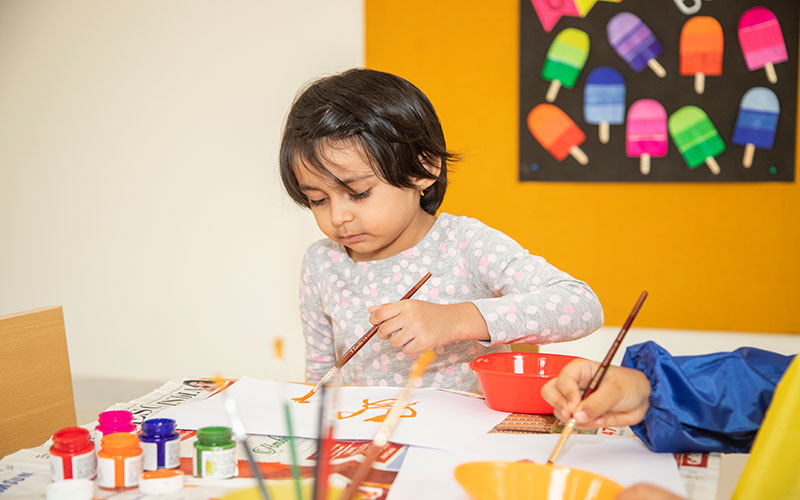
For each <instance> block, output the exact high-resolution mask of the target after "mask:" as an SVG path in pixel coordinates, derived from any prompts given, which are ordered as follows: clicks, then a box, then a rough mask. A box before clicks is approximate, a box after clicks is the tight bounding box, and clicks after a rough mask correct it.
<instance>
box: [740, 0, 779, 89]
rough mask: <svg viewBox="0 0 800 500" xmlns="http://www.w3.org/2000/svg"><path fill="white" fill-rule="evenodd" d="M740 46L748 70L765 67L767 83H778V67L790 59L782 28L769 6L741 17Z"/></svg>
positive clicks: (749, 10)
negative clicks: (776, 69)
mask: <svg viewBox="0 0 800 500" xmlns="http://www.w3.org/2000/svg"><path fill="white" fill-rule="evenodd" d="M739 45H741V47H742V54H743V55H744V61H745V63H747V69H749V70H750V71H755V70H757V69H761V68H764V71H765V72H766V73H767V80H769V82H770V83H773V84H774V83H778V74H777V73H776V72H775V66H774V65H775V64H778V63H782V62H784V61H786V60H788V59H789V56H788V55H787V53H786V42H784V40H783V33H782V32H781V25H780V24H779V23H778V19H777V18H776V17H775V14H773V13H772V11H771V10H769V9H767V8H766V7H753V8H752V9H748V10H746V11H745V12H744V14H742V17H740V18H739Z"/></svg>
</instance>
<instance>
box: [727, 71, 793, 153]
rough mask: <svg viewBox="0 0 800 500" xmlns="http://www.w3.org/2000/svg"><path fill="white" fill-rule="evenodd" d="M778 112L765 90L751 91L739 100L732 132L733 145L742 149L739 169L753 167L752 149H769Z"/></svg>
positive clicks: (766, 89) (777, 107)
mask: <svg viewBox="0 0 800 500" xmlns="http://www.w3.org/2000/svg"><path fill="white" fill-rule="evenodd" d="M780 112H781V106H780V103H779V102H778V97H777V96H776V95H775V92H773V91H772V90H770V89H768V88H766V87H754V88H752V89H750V90H748V91H747V92H746V93H745V94H744V96H743V97H742V102H741V104H739V116H738V117H737V118H736V127H735V128H734V129H733V143H734V144H736V145H737V146H744V157H743V158H742V165H743V166H744V167H745V168H750V166H751V165H752V164H753V155H754V154H755V151H756V148H761V149H772V145H773V143H774V142H775V133H776V132H777V130H778V116H779V115H780Z"/></svg>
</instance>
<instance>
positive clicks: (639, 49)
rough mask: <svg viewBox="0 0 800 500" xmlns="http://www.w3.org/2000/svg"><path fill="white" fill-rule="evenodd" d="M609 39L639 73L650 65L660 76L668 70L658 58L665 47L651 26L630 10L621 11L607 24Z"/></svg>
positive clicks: (618, 52) (621, 55) (665, 74)
mask: <svg viewBox="0 0 800 500" xmlns="http://www.w3.org/2000/svg"><path fill="white" fill-rule="evenodd" d="M606 34H607V35H608V41H609V43H610V44H611V46H612V47H614V50H615V51H617V54H619V55H620V57H622V58H623V59H625V62H627V63H628V64H629V65H630V67H631V68H632V69H633V70H634V71H636V72H637V73H638V72H640V71H642V70H643V69H644V67H645V66H649V67H650V69H651V70H653V73H655V74H656V75H657V76H658V77H659V78H664V77H665V76H667V71H666V70H665V69H664V67H663V66H661V64H659V62H658V61H657V60H656V59H657V58H658V56H660V55H661V54H662V53H663V52H664V49H663V47H661V42H659V41H658V38H656V36H655V35H654V34H653V32H652V31H651V30H650V28H648V27H647V25H646V24H645V23H644V22H643V21H642V20H641V19H639V17H638V16H636V15H634V14H631V13H630V12H620V13H619V14H617V15H615V16H614V17H612V18H611V19H610V20H609V21H608V24H607V25H606Z"/></svg>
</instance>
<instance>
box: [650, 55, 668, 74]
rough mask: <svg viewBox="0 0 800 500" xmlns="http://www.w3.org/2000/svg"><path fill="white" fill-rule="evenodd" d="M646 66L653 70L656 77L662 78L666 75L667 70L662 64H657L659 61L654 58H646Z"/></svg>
mask: <svg viewBox="0 0 800 500" xmlns="http://www.w3.org/2000/svg"><path fill="white" fill-rule="evenodd" d="M647 66H648V67H649V68H650V69H652V70H653V73H655V74H656V76H657V77H659V78H664V77H665V76H667V70H665V69H664V66H662V65H661V64H659V62H658V61H656V60H655V59H648V60H647Z"/></svg>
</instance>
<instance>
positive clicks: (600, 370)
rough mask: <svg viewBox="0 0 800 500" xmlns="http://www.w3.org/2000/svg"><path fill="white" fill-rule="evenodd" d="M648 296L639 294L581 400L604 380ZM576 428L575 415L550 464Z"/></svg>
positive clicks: (562, 434)
mask: <svg viewBox="0 0 800 500" xmlns="http://www.w3.org/2000/svg"><path fill="white" fill-rule="evenodd" d="M646 298H647V291H646V290H645V291H643V292H642V293H641V295H639V299H638V300H637V301H636V304H634V305H633V309H632V310H631V313H630V314H629V315H628V319H626V320H625V323H624V324H623V325H622V328H621V329H620V331H619V334H617V338H616V339H615V340H614V343H613V344H611V348H610V349H609V350H608V353H607V354H606V357H605V358H604V359H603V362H602V363H600V366H599V367H598V368H597V371H596V372H595V374H594V376H593V377H592V380H590V381H589V385H588V386H586V389H585V390H584V391H583V395H582V396H581V400H584V399H586V398H587V397H589V395H590V394H591V393H593V392H594V391H595V390H596V389H597V386H598V385H600V382H601V381H602V380H603V376H604V375H605V374H606V371H607V370H608V366H609V365H610V364H611V360H612V359H613V358H614V355H615V354H616V353H617V349H619V346H620V344H622V339H624V338H625V334H626V333H628V329H629V328H630V327H631V324H632V323H633V320H634V319H636V315H637V314H639V309H641V308H642V304H644V300H645V299H646ZM574 428H575V417H572V418H570V419H569V422H567V425H565V426H564V430H563V431H561V436H560V437H559V438H558V442H557V443H556V446H555V448H554V449H553V452H552V453H551V454H550V458H548V459H547V463H548V464H553V463H555V461H556V458H558V454H559V453H561V448H563V447H564V443H566V442H567V438H568V437H569V435H570V434H571V433H572V430H573V429H574Z"/></svg>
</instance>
